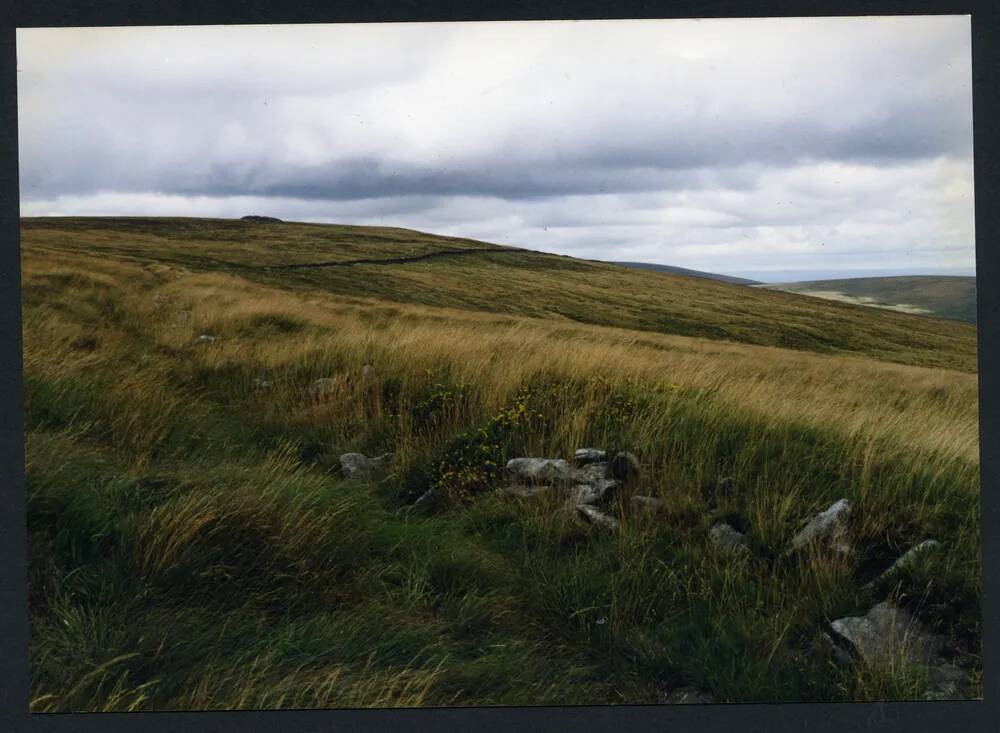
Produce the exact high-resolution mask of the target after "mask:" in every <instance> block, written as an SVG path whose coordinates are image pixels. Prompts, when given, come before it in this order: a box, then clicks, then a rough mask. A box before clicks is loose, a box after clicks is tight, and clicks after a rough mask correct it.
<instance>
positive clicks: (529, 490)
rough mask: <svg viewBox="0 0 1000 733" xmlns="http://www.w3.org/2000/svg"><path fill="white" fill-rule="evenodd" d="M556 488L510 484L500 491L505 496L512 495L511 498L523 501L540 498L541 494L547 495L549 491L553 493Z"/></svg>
mask: <svg viewBox="0 0 1000 733" xmlns="http://www.w3.org/2000/svg"><path fill="white" fill-rule="evenodd" d="M554 489H555V487H554V486H551V485H547V484H541V485H537V484H536V485H530V486H525V485H524V484H510V485H508V486H504V487H503V488H502V489H500V490H501V491H502V492H503V493H505V494H510V495H511V496H517V497H520V498H522V499H527V498H529V497H532V496H538V495H539V494H545V493H547V492H549V491H553V490H554Z"/></svg>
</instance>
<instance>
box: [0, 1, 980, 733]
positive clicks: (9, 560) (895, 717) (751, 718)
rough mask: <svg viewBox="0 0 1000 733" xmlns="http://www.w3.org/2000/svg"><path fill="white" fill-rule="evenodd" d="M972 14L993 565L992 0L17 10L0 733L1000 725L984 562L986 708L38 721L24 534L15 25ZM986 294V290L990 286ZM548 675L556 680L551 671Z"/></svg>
mask: <svg viewBox="0 0 1000 733" xmlns="http://www.w3.org/2000/svg"><path fill="white" fill-rule="evenodd" d="M915 14H955V15H971V16H972V74H973V114H974V147H975V152H974V156H975V215H976V263H977V264H976V277H977V285H978V287H977V296H978V302H977V309H978V311H977V312H978V334H979V400H980V402H979V405H980V456H981V460H980V472H981V506H982V528H983V532H982V551H983V558H984V560H985V559H987V558H1000V461H998V450H997V449H998V447H1000V390H998V383H1000V329H998V320H1000V288H996V287H993V286H992V285H993V283H997V282H1000V245H998V243H997V237H998V234H997V233H998V232H1000V200H998V192H1000V169H998V166H1000V123H998V120H1000V115H998V111H1000V110H998V100H1000V51H998V44H997V41H998V34H1000V10H998V8H997V7H996V3H995V2H994V1H993V0H976V1H967V2H950V1H946V0H922V1H917V2H913V1H909V0H875V1H870V2H863V1H861V0H846V1H845V2H835V1H834V0H812V1H810V0H778V1H771V2H769V1H767V0H741V1H737V0H662V1H659V2H655V1H651V0H646V1H644V2H643V1H641V0H621V1H619V2H595V1H593V0H591V1H580V2H568V1H566V0H562V1H560V0H532V1H531V2H516V1H513V0H501V1H497V0H488V1H486V2H481V3H478V4H476V5H475V6H473V5H472V4H471V3H469V2H464V3H463V2H443V1H440V0H438V1H427V2H421V3H419V4H418V3H416V2H412V1H411V2H390V1H389V0H376V1H375V2H363V1H356V0H348V1H342V2H336V3H317V2H300V3H297V4H292V3H287V2H286V3H283V2H281V1H280V0H252V1H250V2H237V1H234V0H175V1H173V2H162V1H157V0H106V1H104V2H99V1H95V0H91V1H90V2H85V3H81V2H79V1H78V2H73V1H72V0H33V2H32V1H28V2H22V1H21V0H18V1H17V2H12V3H11V7H9V8H8V9H7V11H6V12H5V13H4V15H3V23H2V27H0V33H2V35H0V49H2V64H0V68H2V71H0V84H2V102H0V150H2V157H0V161H2V164H3V171H2V172H3V175H2V176H0V227H2V231H0V242H2V247H0V343H2V344H3V347H2V348H0V405H2V408H0V409H2V414H3V415H4V416H5V418H6V419H5V420H3V421H2V423H0V481H2V488H0V558H2V559H3V563H2V570H0V730H9V731H98V730H101V731H103V730H132V729H141V730H146V731H154V732H158V731H179V730H183V731H200V730H205V731H219V732H220V733H225V732H228V731H234V732H235V731H239V732H240V733H246V732H247V731H264V730H267V731H270V730H295V731H319V730H336V731H369V730H402V729H405V730H413V731H438V730H441V731H456V730H458V731H461V730H466V729H474V730H476V731H477V733H488V732H491V731H499V730H508V729H519V728H530V729H532V730H533V731H547V730H567V729H570V728H572V729H574V730H578V729H579V730H609V731H610V730H627V731H630V732H631V731H636V732H639V731H663V730H664V729H669V730H670V731H671V733H673V732H674V731H677V732H678V733H680V732H682V731H694V730H699V731H720V732H721V731H726V732H727V733H728V732H731V731H738V733H751V732H752V731H775V730H778V731H784V730H808V731H810V733H825V731H835V730H871V731H907V733H909V732H911V731H928V732H931V731H933V732H934V733H944V732H946V731H953V730H954V731H962V732H963V733H973V732H975V731H979V730H983V731H986V730H991V728H989V722H990V721H991V720H992V721H994V723H993V725H994V726H995V725H996V723H995V721H997V720H1000V704H998V703H1000V658H998V648H1000V641H998V633H1000V572H998V567H997V565H995V564H992V563H989V562H983V640H982V641H983V669H984V672H983V698H984V699H983V700H982V701H957V702H918V701H913V702H884V703H848V702H845V703H787V704H719V705H707V706H701V705H681V706H657V705H621V706H603V705H602V706H573V707H550V706H538V707H490V708H484V707H460V708H459V707H455V708H419V709H377V710H376V709H372V710H346V709H342V710H308V711H306V710H295V711H269V712H251V711H239V712H155V713H45V714H43V713H35V714H29V713H28V710H27V704H28V682H27V636H28V621H27V568H26V559H27V533H26V526H25V522H26V505H25V477H24V426H23V378H22V373H21V366H22V363H21V362H22V356H21V326H20V322H21V321H20V312H21V302H20V250H19V236H20V233H19V218H20V211H19V192H18V178H17V173H18V165H17V106H16V96H17V71H16V49H15V28H17V27H55V26H113V25H210V24H258V23H305V22H310V23H320V22H331V23H332V22H388V21H395V22H420V21H484V20H545V19H550V20H555V19H579V20H584V19H598V18H686V17H699V18H718V17H737V18H738V17H777V16H834V15H836V16H846V15H915ZM984 284H988V285H989V286H987V287H983V285H984ZM554 673H558V670H555V671H554Z"/></svg>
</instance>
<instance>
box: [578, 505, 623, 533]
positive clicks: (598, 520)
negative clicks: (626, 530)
mask: <svg viewBox="0 0 1000 733" xmlns="http://www.w3.org/2000/svg"><path fill="white" fill-rule="evenodd" d="M576 512H577V514H579V515H580V516H581V517H583V518H584V519H586V520H587V521H588V522H590V523H591V524H593V525H594V526H597V527H602V528H604V529H610V530H616V529H618V520H617V519H615V518H614V517H612V516H611V515H610V514H605V513H604V512H602V511H601V510H600V509H597V508H596V507H593V506H590V505H589V504H580V505H579V506H577V508H576Z"/></svg>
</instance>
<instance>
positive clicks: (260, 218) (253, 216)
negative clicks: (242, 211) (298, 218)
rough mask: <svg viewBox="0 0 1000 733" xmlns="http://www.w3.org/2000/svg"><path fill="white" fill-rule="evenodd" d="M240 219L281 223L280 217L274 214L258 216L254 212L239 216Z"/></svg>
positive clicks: (262, 222)
mask: <svg viewBox="0 0 1000 733" xmlns="http://www.w3.org/2000/svg"><path fill="white" fill-rule="evenodd" d="M240 219H241V220H242V221H255V222H258V223H261V224H281V223H283V222H282V221H281V219H278V218H277V217H274V216H258V215H256V214H250V215H248V216H241V217H240Z"/></svg>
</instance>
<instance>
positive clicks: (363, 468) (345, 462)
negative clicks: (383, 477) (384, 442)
mask: <svg viewBox="0 0 1000 733" xmlns="http://www.w3.org/2000/svg"><path fill="white" fill-rule="evenodd" d="M391 457H392V454H391V453H384V454H383V455H381V456H376V457H374V458H369V457H368V456H366V455H365V454H363V453H345V454H344V455H342V456H341V457H340V470H341V472H343V474H344V476H345V477H347V478H349V479H369V478H371V477H372V475H373V474H374V473H375V472H376V471H379V470H381V469H383V468H384V467H385V464H386V463H388V461H389V459H390V458H391Z"/></svg>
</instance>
